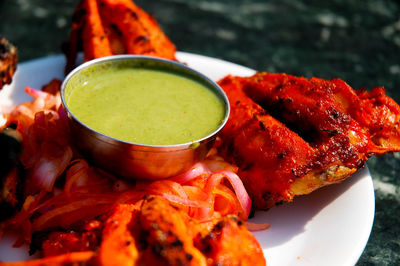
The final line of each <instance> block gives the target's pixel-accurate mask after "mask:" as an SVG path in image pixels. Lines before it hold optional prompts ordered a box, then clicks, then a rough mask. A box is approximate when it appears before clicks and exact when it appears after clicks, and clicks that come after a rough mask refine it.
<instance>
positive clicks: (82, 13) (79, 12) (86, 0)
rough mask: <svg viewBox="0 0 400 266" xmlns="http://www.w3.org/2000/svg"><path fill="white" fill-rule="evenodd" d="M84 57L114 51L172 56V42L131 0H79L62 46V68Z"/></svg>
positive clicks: (107, 53)
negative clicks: (63, 49) (65, 62)
mask: <svg viewBox="0 0 400 266" xmlns="http://www.w3.org/2000/svg"><path fill="white" fill-rule="evenodd" d="M81 49H83V52H84V60H85V61H89V60H92V59H95V58H100V57H104V56H110V55H114V54H137V55H149V56H156V57H162V58H165V59H170V60H176V58H175V52H176V48H175V45H174V44H173V43H172V42H171V41H170V40H169V39H168V37H167V36H166V35H165V34H164V32H163V31H162V30H161V28H160V27H159V26H158V23H157V22H156V20H155V19H154V18H153V17H152V16H151V15H149V14H148V13H146V12H145V11H144V10H143V9H141V8H140V7H138V6H137V5H136V4H135V3H134V2H133V1H131V0H82V2H81V3H80V4H79V5H78V7H77V8H76V10H75V13H74V16H73V22H72V31H71V33H70V39H69V42H68V44H67V47H66V51H65V52H66V57H67V65H66V69H65V72H66V73H68V72H70V71H71V70H72V69H73V68H74V67H75V61H76V57H77V53H78V51H80V50H81Z"/></svg>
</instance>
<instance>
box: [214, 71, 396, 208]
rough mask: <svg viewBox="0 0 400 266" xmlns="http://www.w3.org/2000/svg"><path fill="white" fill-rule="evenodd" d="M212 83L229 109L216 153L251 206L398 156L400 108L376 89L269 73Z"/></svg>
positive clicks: (289, 196) (285, 198) (274, 201)
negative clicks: (233, 167) (233, 169)
mask: <svg viewBox="0 0 400 266" xmlns="http://www.w3.org/2000/svg"><path fill="white" fill-rule="evenodd" d="M219 84H220V85H221V86H222V87H223V89H224V90H225V92H226V93H227V95H228V98H229V100H230V105H231V116H230V119H229V121H228V123H227V125H226V127H225V128H224V130H223V132H222V139H223V143H224V145H223V146H222V149H221V152H222V154H223V155H224V157H225V158H226V159H227V160H229V161H230V162H233V163H235V164H237V165H238V166H239V173H238V174H239V176H240V177H241V178H242V180H243V182H244V184H245V186H246V188H247V190H248V192H249V194H250V196H251V197H252V199H253V204H254V207H255V208H256V209H268V208H270V207H272V206H274V205H275V204H277V203H280V202H282V201H291V200H292V199H293V197H294V196H295V195H302V194H308V193H310V192H312V191H313V190H315V189H317V188H319V187H321V186H324V185H328V184H332V183H336V182H340V181H341V180H343V179H345V178H346V177H348V176H350V175H351V174H353V173H354V172H355V171H357V170H358V169H359V168H361V167H362V166H363V165H364V163H365V161H366V160H367V158H368V157H370V156H371V155H372V154H376V155H381V154H384V153H386V152H391V151H400V145H399V139H400V138H399V129H398V125H399V121H400V116H399V114H400V108H399V106H398V105H397V104H396V103H395V102H394V101H393V100H392V99H390V98H389V97H388V96H386V95H385V94H384V90H383V89H382V88H376V89H374V90H372V91H371V92H370V93H367V92H365V91H364V90H361V91H357V92H355V91H354V90H353V89H352V88H351V87H350V86H349V85H347V84H346V83H345V82H343V81H341V80H339V79H333V80H323V79H318V78H312V79H306V78H302V77H294V76H290V75H286V74H269V73H257V74H255V75H253V76H251V77H232V76H228V77H226V78H224V79H222V80H221V81H220V82H219Z"/></svg>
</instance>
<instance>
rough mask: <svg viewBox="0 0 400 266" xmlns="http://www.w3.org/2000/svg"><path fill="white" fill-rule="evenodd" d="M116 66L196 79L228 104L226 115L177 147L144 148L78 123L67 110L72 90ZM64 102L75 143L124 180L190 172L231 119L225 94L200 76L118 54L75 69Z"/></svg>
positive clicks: (176, 65) (175, 66)
mask: <svg viewBox="0 0 400 266" xmlns="http://www.w3.org/2000/svg"><path fill="white" fill-rule="evenodd" d="M115 64H123V65H124V66H129V67H135V68H136V67H153V68H157V69H163V70H168V71H173V72H176V73H179V74H181V75H185V76H188V77H190V78H192V79H195V80H197V81H199V82H201V83H202V84H204V85H205V86H207V87H208V88H209V89H211V90H213V91H215V92H216V94H217V95H218V96H219V97H220V99H221V100H222V101H223V102H224V104H225V116H224V119H223V121H222V123H221V124H220V125H219V127H218V128H217V129H216V130H215V131H214V132H212V133H211V134H209V135H207V136H205V137H203V138H201V139H198V140H196V141H193V142H188V143H182V144H177V145H144V144H138V143H131V142H126V141H122V140H118V139H116V138H113V137H110V136H107V135H104V134H102V133H100V132H97V131H96V130H93V129H91V128H89V127H88V126H86V125H85V124H84V123H82V122H81V121H79V119H78V118H77V117H75V116H74V114H73V113H72V112H71V111H70V110H69V109H68V105H67V104H66V103H67V102H68V97H69V95H70V93H71V91H72V90H74V89H77V88H79V86H80V85H81V84H82V83H83V82H85V81H86V80H87V79H88V78H90V75H91V73H95V72H96V70H97V69H105V68H108V67H110V66H111V65H115ZM61 99H62V102H63V105H64V107H65V109H66V111H67V114H68V117H69V121H70V125H71V131H72V134H73V138H74V142H75V144H76V146H77V147H78V149H79V150H80V151H81V152H82V153H83V154H84V155H85V156H86V158H87V159H88V160H89V161H92V162H93V163H94V164H95V165H97V166H99V167H101V168H103V169H105V170H108V171H110V172H113V173H115V174H117V175H119V176H121V177H125V178H137V179H152V180H154V179H162V178H167V177H171V176H175V175H177V174H179V173H182V172H184V171H185V170H188V169H189V168H190V167H191V166H192V165H193V164H194V163H196V162H198V161H200V160H201V159H203V158H204V156H205V155H206V154H207V152H208V151H209V149H210V148H211V147H212V145H213V142H214V140H215V137H216V134H217V133H218V132H219V131H220V130H221V129H222V128H223V126H224V125H225V123H226V121H227V120H228V117H229V111H230V108H229V102H228V98H227V96H226V95H225V93H224V91H223V90H222V89H221V88H220V87H219V86H218V85H217V84H216V83H215V82H213V81H211V80H210V79H208V78H207V77H206V76H204V75H202V74H201V73H199V72H197V71H195V70H193V69H191V68H189V67H187V66H185V65H183V64H181V63H178V62H174V61H169V60H165V59H160V58H155V57H148V56H137V55H116V56H110V57H103V58H100V59H95V60H92V61H89V62H86V63H84V64H82V65H80V66H79V67H77V68H76V69H74V70H73V71H72V72H71V73H70V74H69V75H68V76H67V77H66V78H65V80H64V82H63V84H62V86H61Z"/></svg>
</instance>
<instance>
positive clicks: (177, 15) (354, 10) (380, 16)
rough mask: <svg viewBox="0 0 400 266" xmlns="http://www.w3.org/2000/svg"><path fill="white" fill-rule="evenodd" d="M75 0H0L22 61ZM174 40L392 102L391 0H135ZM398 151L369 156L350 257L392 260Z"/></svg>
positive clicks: (57, 39) (50, 48)
mask: <svg viewBox="0 0 400 266" xmlns="http://www.w3.org/2000/svg"><path fill="white" fill-rule="evenodd" d="M77 3H78V1H76V0H75V1H74V0H70V1H54V0H53V1H48V0H47V1H46V0H18V1H14V0H1V1H0V21H1V23H0V35H3V36H5V37H7V38H8V39H9V40H10V41H12V42H14V43H15V44H16V45H17V46H18V48H19V55H20V61H25V60H29V59H32V58H37V57H42V56H47V55H51V54H56V53H60V46H61V44H62V42H63V41H65V40H66V39H67V37H68V31H69V28H70V18H71V14H72V12H73V9H74V7H75V6H76V4H77ZM136 3H137V4H139V5H140V6H141V7H143V8H144V9H145V10H146V11H148V12H150V13H152V14H154V15H155V17H156V19H157V20H158V22H159V23H160V24H161V25H162V27H163V29H164V30H165V32H166V33H167V35H168V36H169V37H170V38H171V39H172V41H173V42H174V43H175V44H176V46H177V47H178V49H179V50H181V51H186V52H193V53H198V54H203V55H208V56H212V57H218V58H222V59H225V60H228V61H232V62H236V63H239V64H242V65H245V66H248V67H251V68H254V69H256V70H259V71H269V72H286V73H289V74H293V75H302V76H306V77H311V76H317V77H322V78H335V77H340V78H342V79H343V80H345V81H346V82H348V83H349V84H350V85H351V86H352V87H354V88H361V87H363V88H367V89H371V88H373V87H376V86H384V87H385V88H386V90H387V93H388V94H389V95H390V96H391V97H393V98H394V99H395V100H396V101H397V102H400V15H399V14H400V2H399V1H395V0H386V1H383V0H382V1H379V0H365V1H359V0H349V1H340V0H329V1H318V0H308V1H306V0H294V1H289V0H271V1H262V0H245V1H238V0H235V1H233V0H214V1H211V0H209V1H205V0H186V1H185V0H158V1H149V0H147V1H146V0H138V1H136ZM399 161H400V155H399V154H394V155H392V154H389V155H386V156H383V157H380V158H371V159H370V160H369V162H368V166H369V168H370V170H371V173H372V176H373V180H374V186H375V196H376V213H375V222H374V227H373V230H372V234H371V236H370V239H369V242H368V244H367V247H366V249H365V251H364V253H363V254H362V256H361V258H360V260H359V262H358V265H400V229H399V228H400V195H399V193H400V179H399V178H398V177H397V176H398V174H399V173H400V171H399V170H400V163H399Z"/></svg>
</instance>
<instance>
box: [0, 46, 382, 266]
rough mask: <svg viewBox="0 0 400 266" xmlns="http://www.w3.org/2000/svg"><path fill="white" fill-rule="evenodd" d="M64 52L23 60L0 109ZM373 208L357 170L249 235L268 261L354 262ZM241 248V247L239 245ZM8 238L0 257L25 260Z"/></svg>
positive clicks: (232, 68) (46, 74)
mask: <svg viewBox="0 0 400 266" xmlns="http://www.w3.org/2000/svg"><path fill="white" fill-rule="evenodd" d="M178 58H179V60H180V61H182V62H185V63H187V64H188V65H189V66H190V67H192V68H194V69H196V70H198V71H199V72H202V73H203V74H205V75H206V76H208V77H210V78H211V79H213V80H219V79H221V78H222V77H224V76H226V75H228V74H232V75H241V76H246V75H251V74H253V73H254V70H252V69H249V68H246V67H243V66H239V65H236V64H233V63H229V62H226V61H222V60H219V59H215V58H210V57H205V56H200V55H194V54H189V53H183V52H179V53H178ZM64 65H65V59H64V56H62V55H59V56H53V57H48V58H41V59H37V60H32V61H29V62H26V63H22V64H20V65H19V66H18V70H17V72H16V75H15V77H14V81H13V83H12V84H11V85H10V86H6V87H5V88H4V89H3V90H2V91H1V92H0V107H1V106H3V107H4V106H6V105H11V104H15V103H20V102H22V101H27V100H30V97H29V96H27V95H25V93H24V92H23V90H24V87H25V86H30V87H33V88H36V89H40V88H41V86H42V85H43V84H45V83H47V82H49V81H50V80H51V79H52V78H59V79H62V78H63V76H64V75H63V68H64ZM374 209H375V199H374V190H373V185H372V178H371V176H370V173H369V171H368V169H367V168H364V169H361V170H360V171H359V172H358V173H356V174H355V175H354V176H352V177H351V178H349V179H347V180H346V181H344V182H343V183H341V184H337V185H331V186H328V187H325V188H322V189H320V190H318V191H316V192H313V193H311V194H310V195H307V196H301V197H298V198H296V199H295V200H294V202H293V203H288V204H284V205H281V206H279V207H275V208H273V209H271V210H270V211H268V212H257V213H256V215H255V218H253V219H251V221H253V222H266V221H268V222H270V223H271V224H272V225H271V228H270V229H268V230H266V231H261V232H256V233H254V234H255V236H256V237H257V239H258V240H259V242H260V244H261V246H262V247H263V250H264V254H265V257H266V259H267V264H268V265H269V266H274V265H279V266H284V265H341V266H344V265H354V264H355V263H356V262H357V260H358V259H359V257H360V255H361V253H362V251H363V250H364V248H365V245H366V243H367V241H368V237H369V234H370V232H371V228H372V224H373V218H374ZM239 248H240V247H239ZM27 258H28V256H27V253H26V251H25V250H21V249H20V250H15V249H12V248H11V246H10V239H7V238H6V239H5V241H3V242H2V243H1V245H0V260H21V259H27Z"/></svg>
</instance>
